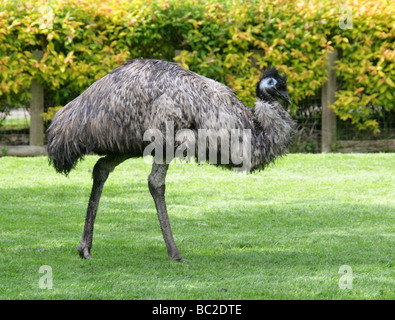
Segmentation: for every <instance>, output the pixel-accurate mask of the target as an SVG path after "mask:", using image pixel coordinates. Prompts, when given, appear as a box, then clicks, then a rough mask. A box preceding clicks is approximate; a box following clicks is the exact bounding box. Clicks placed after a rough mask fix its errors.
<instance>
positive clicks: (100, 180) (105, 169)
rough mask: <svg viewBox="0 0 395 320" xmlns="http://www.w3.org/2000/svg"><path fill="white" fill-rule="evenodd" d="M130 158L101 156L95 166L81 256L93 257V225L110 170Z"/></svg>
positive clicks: (80, 250) (79, 249) (79, 250)
mask: <svg viewBox="0 0 395 320" xmlns="http://www.w3.org/2000/svg"><path fill="white" fill-rule="evenodd" d="M128 158H129V157H128V156H106V157H105V158H100V159H99V160H98V161H97V163H96V164H95V166H94V168H93V173H92V177H93V186H92V191H91V195H90V198H89V204H88V210H87V213H86V217H85V226H84V232H83V234H82V239H81V242H80V245H79V246H78V252H79V254H80V257H81V258H85V259H90V258H92V256H91V248H92V240H93V225H94V223H95V218H96V213H97V208H98V206H99V200H100V196H101V193H102V191H103V186H104V183H105V182H106V180H107V178H108V176H109V174H110V172H112V171H113V170H114V168H115V167H116V166H117V165H119V164H120V163H121V162H123V161H125V160H126V159H128Z"/></svg>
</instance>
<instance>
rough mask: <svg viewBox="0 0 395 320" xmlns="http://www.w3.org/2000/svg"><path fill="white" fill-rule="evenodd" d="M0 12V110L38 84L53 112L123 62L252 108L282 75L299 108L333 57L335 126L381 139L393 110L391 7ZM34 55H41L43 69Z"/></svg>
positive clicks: (206, 5) (33, 4) (67, 7)
mask: <svg viewBox="0 0 395 320" xmlns="http://www.w3.org/2000/svg"><path fill="white" fill-rule="evenodd" d="M0 7H1V8H0V71H1V73H0V105H6V104H7V105H12V106H14V105H18V104H22V103H24V102H25V101H27V100H28V99H29V90H27V89H28V88H29V86H30V83H31V80H32V78H33V77H35V78H37V79H39V81H40V82H41V83H42V84H43V85H44V86H45V88H46V92H47V93H48V94H50V95H51V99H50V102H49V104H50V106H51V107H57V106H59V105H64V104H65V103H67V102H68V101H70V100H71V99H72V98H74V97H75V96H76V95H78V94H79V93H81V92H82V91H83V90H85V89H86V88H87V87H88V86H89V85H90V84H91V83H92V82H93V81H95V80H98V79H99V78H101V77H102V76H104V75H105V74H106V73H108V72H109V71H110V70H112V69H113V68H115V67H116V66H118V65H119V64H121V63H122V62H123V61H125V60H126V59H130V58H159V59H164V60H171V61H172V60H174V59H175V60H176V61H177V62H179V63H180V64H182V65H183V66H185V67H187V68H189V69H191V70H193V71H195V72H197V73H200V74H202V75H205V76H207V77H210V78H213V79H216V80H218V81H221V82H223V83H226V84H227V85H229V86H230V87H232V88H233V89H234V91H235V92H236V94H237V95H238V97H239V98H240V99H241V100H242V101H243V102H244V103H245V104H246V105H248V106H252V105H253V103H254V100H255V97H254V89H255V85H256V82H257V80H258V78H259V75H260V73H261V71H262V69H263V68H265V67H268V66H270V65H271V66H276V67H277V68H278V69H279V70H280V71H281V72H286V73H287V76H288V82H289V91H290V96H291V98H292V100H293V101H294V102H295V104H294V106H293V108H297V105H298V103H300V102H301V101H303V100H304V99H306V98H307V97H308V96H312V95H315V94H316V93H317V92H319V89H320V88H321V87H322V84H323V83H324V82H325V80H326V79H327V71H326V68H325V66H326V57H327V53H328V51H331V50H333V49H334V48H336V49H337V50H338V51H339V53H340V54H339V55H338V57H339V58H338V61H337V74H338V77H339V80H340V81H339V90H338V91H337V95H336V98H337V100H336V102H335V104H334V105H333V106H332V107H333V109H334V110H335V112H336V114H337V115H338V116H339V117H340V118H341V119H343V120H347V119H351V121H352V122H353V123H354V124H355V125H356V126H357V127H358V128H360V129H367V128H369V129H373V130H377V122H376V121H375V120H373V119H371V112H372V110H373V107H374V106H376V107H377V106H380V107H382V108H385V109H386V110H390V109H394V108H395V102H394V100H395V94H394V88H395V84H394V81H395V80H394V79H395V69H394V65H395V41H394V37H395V18H394V17H395V4H394V2H393V1H391V0H388V1H386V0H376V1H370V0H359V1H356V0H345V1H336V0H311V1H302V0H299V1H285V0H259V1H236V0H235V1H225V0H222V1H212V0H206V1H204V0H202V1H192V0H189V1H181V0H161V1H160V0H158V1H149V0H101V1H100V2H98V1H96V0H49V1H38V0H24V1H18V0H3V1H2V2H1V4H0ZM350 15H351V16H350ZM34 50H41V51H43V52H44V56H43V58H42V59H41V61H38V60H36V59H35V58H34V57H33V54H32V52H33V51H34ZM175 50H180V51H179V52H180V54H179V56H177V57H176V58H174V52H175Z"/></svg>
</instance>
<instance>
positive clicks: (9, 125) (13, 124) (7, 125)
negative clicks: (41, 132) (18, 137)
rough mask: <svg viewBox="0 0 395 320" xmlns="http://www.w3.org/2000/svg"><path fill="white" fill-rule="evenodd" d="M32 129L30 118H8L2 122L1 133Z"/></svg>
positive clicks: (0, 124) (0, 125) (0, 123)
mask: <svg viewBox="0 0 395 320" xmlns="http://www.w3.org/2000/svg"><path fill="white" fill-rule="evenodd" d="M29 127H30V118H6V119H4V120H3V121H1V122H0V131H6V130H22V129H28V128H29Z"/></svg>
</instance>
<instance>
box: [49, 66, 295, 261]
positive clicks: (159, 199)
mask: <svg viewBox="0 0 395 320" xmlns="http://www.w3.org/2000/svg"><path fill="white" fill-rule="evenodd" d="M257 97H258V101H257V102H256V104H255V108H254V111H252V110H251V109H249V108H247V107H245V106H244V105H243V104H242V103H241V102H240V101H239V100H238V99H237V97H236V95H235V94H234V93H233V91H232V90H231V89H230V88H229V87H227V86H225V85H223V84H222V83H219V82H217V81H214V80H212V79H208V78H206V77H203V76H201V75H198V74H196V73H194V72H191V71H189V70H187V69H185V68H183V67H181V66H179V65H178V64H175V63H170V62H165V61H160V60H137V59H136V60H130V61H127V62H126V63H124V64H123V65H121V66H119V67H118V68H116V69H114V70H113V71H112V72H110V73H109V74H107V75H106V76H104V77H103V78H101V79H100V80H98V81H96V82H95V83H93V84H92V85H91V86H90V87H89V88H88V89H87V90H86V91H84V92H83V93H82V94H81V95H80V96H78V97H77V98H76V99H74V100H73V101H71V102H70V103H68V104H67V105H66V106H65V107H64V108H62V109H61V110H59V111H58V113H57V114H56V115H55V118H54V120H53V122H52V123H51V125H50V127H49V128H48V155H49V158H50V162H51V163H52V164H53V165H54V167H55V169H56V170H57V171H58V172H60V173H64V174H68V173H69V172H70V170H72V169H73V168H74V167H75V165H76V164H77V162H78V161H79V160H81V159H82V158H83V156H84V155H85V154H88V153H92V152H93V153H96V154H98V155H103V156H105V157H103V158H101V159H99V160H98V162H97V163H96V165H95V167H94V169H93V187H92V192H91V196H90V199H89V204H88V210H87V215H86V219H85V227H84V232H83V235H82V239H81V243H80V245H79V247H78V250H79V253H80V256H81V257H83V258H90V257H91V253H90V250H91V248H92V238H93V226H94V220H95V217H96V213H97V209H98V204H99V200H100V196H101V192H102V189H103V186H104V183H105V181H106V180H107V178H108V176H109V173H110V172H111V171H112V170H114V168H115V167H116V166H117V165H119V164H120V163H122V162H123V161H125V160H127V159H128V158H131V157H141V156H142V155H143V152H144V149H145V147H146V146H147V145H148V144H149V142H148V141H144V139H143V137H144V133H145V132H146V131H147V130H150V129H158V130H160V131H161V132H164V131H165V126H166V122H169V121H171V122H172V123H173V124H174V129H175V130H176V131H179V130H182V129H189V130H192V132H194V133H195V134H197V133H198V131H199V130H200V129H212V130H217V131H219V130H228V131H230V130H234V129H243V130H244V129H247V130H251V141H250V142H249V143H250V144H251V167H250V170H251V171H253V170H257V169H263V168H264V167H265V166H266V165H268V164H269V163H270V162H272V161H273V160H274V159H275V158H276V157H278V156H281V155H283V154H284V153H285V152H286V147H287V145H288V143H289V142H290V140H291V135H292V133H293V130H294V127H295V123H294V121H293V120H292V118H291V117H290V115H289V114H288V113H287V112H286V111H285V110H284V108H283V107H282V105H281V104H280V103H279V102H278V101H277V99H276V98H282V99H284V100H286V101H288V102H290V101H289V97H288V95H287V92H286V78H285V77H281V76H280V75H279V74H278V73H277V70H275V69H269V70H267V71H266V73H265V74H264V76H263V78H262V79H261V81H260V82H259V83H258V85H257ZM219 152H220V151H219ZM219 165H221V164H219ZM235 165H236V164H233V163H232V162H231V163H228V164H226V165H225V166H226V167H229V168H231V167H233V166H235ZM167 169H168V164H160V163H155V162H154V164H153V167H152V172H151V174H150V175H149V177H148V186H149V190H150V193H151V195H152V197H153V199H154V202H155V206H156V209H157V213H158V217H159V222H160V226H161V230H162V233H163V237H164V240H165V243H166V246H167V250H168V255H169V257H170V259H173V260H177V261H182V260H183V259H182V257H181V254H180V253H179V250H178V248H177V246H176V244H175V241H174V239H173V235H172V231H171V227H170V222H169V218H168V214H167V209H166V203H165V177H166V173H167Z"/></svg>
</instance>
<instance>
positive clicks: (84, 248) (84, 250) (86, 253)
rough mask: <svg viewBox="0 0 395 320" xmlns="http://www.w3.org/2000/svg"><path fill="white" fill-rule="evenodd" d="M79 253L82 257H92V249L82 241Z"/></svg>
mask: <svg viewBox="0 0 395 320" xmlns="http://www.w3.org/2000/svg"><path fill="white" fill-rule="evenodd" d="M78 253H79V254H80V257H81V258H82V259H92V255H91V249H90V248H88V247H87V246H86V244H85V243H80V245H79V246H78Z"/></svg>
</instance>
